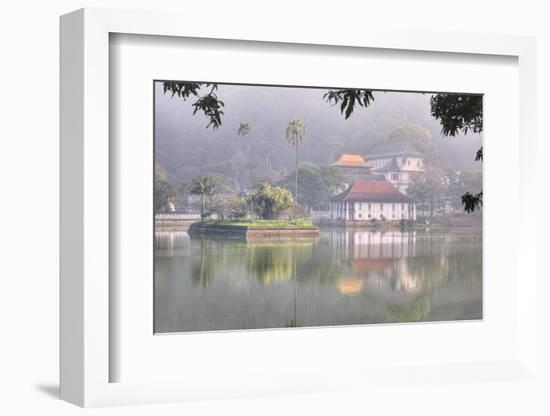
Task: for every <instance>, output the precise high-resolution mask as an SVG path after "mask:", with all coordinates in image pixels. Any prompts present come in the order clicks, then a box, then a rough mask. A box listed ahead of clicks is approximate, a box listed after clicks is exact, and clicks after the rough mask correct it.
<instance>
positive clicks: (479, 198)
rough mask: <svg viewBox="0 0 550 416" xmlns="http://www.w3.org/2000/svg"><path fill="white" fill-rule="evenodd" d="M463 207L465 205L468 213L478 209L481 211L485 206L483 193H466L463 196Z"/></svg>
mask: <svg viewBox="0 0 550 416" xmlns="http://www.w3.org/2000/svg"><path fill="white" fill-rule="evenodd" d="M462 205H464V210H465V211H466V212H474V211H475V210H476V209H481V207H482V206H483V191H482V192H479V193H477V194H475V195H472V194H471V193H470V192H466V193H465V194H464V195H462Z"/></svg>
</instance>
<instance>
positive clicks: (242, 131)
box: [237, 123, 254, 221]
mask: <svg viewBox="0 0 550 416" xmlns="http://www.w3.org/2000/svg"><path fill="white" fill-rule="evenodd" d="M250 130H251V127H250V124H249V123H241V124H239V129H238V130H237V134H238V135H239V136H243V137H244V136H246V135H247V134H248V133H250ZM246 162H247V166H248V178H249V182H250V186H249V187H248V193H249V195H250V219H251V220H252V221H253V220H254V217H253V215H254V202H253V199H252V169H251V168H250V141H247V149H246Z"/></svg>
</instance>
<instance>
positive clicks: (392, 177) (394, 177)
mask: <svg viewBox="0 0 550 416" xmlns="http://www.w3.org/2000/svg"><path fill="white" fill-rule="evenodd" d="M391 180H392V181H398V180H399V173H392V174H391Z"/></svg>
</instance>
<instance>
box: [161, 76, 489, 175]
mask: <svg viewBox="0 0 550 416" xmlns="http://www.w3.org/2000/svg"><path fill="white" fill-rule="evenodd" d="M326 91H327V90H326V89H316V88H315V89H313V88H290V87H264V86H261V87H259V86H237V85H220V86H219V89H218V91H217V95H218V97H219V98H220V99H221V100H222V101H224V103H225V107H224V109H223V111H224V115H223V118H222V126H221V127H220V128H218V129H216V130H214V129H212V127H209V128H206V125H207V124H208V119H207V118H206V117H205V116H204V115H203V114H202V113H201V112H200V111H199V112H197V114H196V115H194V116H193V108H192V106H191V103H192V102H193V101H194V99H193V98H190V99H188V100H187V101H184V100H183V99H181V98H179V97H177V96H175V97H171V94H170V93H168V94H166V95H165V94H164V93H163V89H162V83H160V82H157V83H156V87H155V100H156V109H155V117H156V120H155V121H156V124H155V126H156V130H155V151H156V164H157V166H158V167H161V168H162V169H164V170H165V171H166V172H167V174H168V177H169V178H170V179H171V180H172V181H174V182H179V181H182V180H189V179H190V178H192V177H194V176H197V175H200V174H206V173H220V174H223V175H227V176H229V175H233V176H235V177H236V178H237V179H236V180H237V181H239V179H238V177H239V176H241V175H242V170H243V166H246V163H247V161H246V153H247V152H246V147H247V146H250V148H249V154H250V158H251V160H252V164H253V166H254V169H255V170H256V173H255V175H259V174H262V173H263V174H265V176H266V177H269V176H273V175H276V174H277V172H280V171H282V170H286V171H291V170H293V167H294V149H293V147H292V146H290V145H288V143H287V141H286V137H285V132H286V127H287V125H288V122H289V120H290V119H291V118H293V117H298V118H300V119H301V120H302V121H303V123H304V124H305V126H306V128H307V135H306V138H305V140H304V142H303V143H302V145H301V146H300V147H299V152H300V154H299V159H300V162H301V163H304V162H312V163H315V164H317V165H327V164H330V163H332V162H334V161H335V160H336V159H337V158H338V157H339V156H340V154H341V153H343V152H345V153H361V154H365V153H366V152H367V151H368V150H369V148H371V147H372V146H373V145H374V144H376V143H379V142H382V141H384V140H386V139H387V138H388V136H389V135H390V134H391V133H392V131H393V130H395V129H396V128H399V127H402V126H404V125H408V124H415V125H420V126H422V127H424V128H426V129H427V130H428V131H429V132H430V133H431V136H432V143H433V145H434V147H435V148H436V149H437V150H438V151H439V153H440V155H441V157H442V158H443V159H444V160H445V164H446V167H452V168H453V169H456V170H467V169H471V168H473V167H474V166H476V164H475V163H474V161H473V159H474V154H475V152H476V150H477V149H478V148H479V147H480V146H481V140H482V139H481V135H479V134H472V135H466V136H464V135H461V136H456V137H443V136H442V135H441V126H440V124H439V122H438V121H437V120H435V119H434V118H433V117H432V116H431V114H430V97H431V94H421V93H403V92H381V91H378V92H374V98H375V101H374V102H373V103H372V104H371V105H370V106H369V107H368V108H362V107H357V106H356V109H355V111H354V112H353V114H352V115H351V116H350V117H349V119H347V120H345V119H344V116H343V115H342V114H341V113H340V110H339V107H338V106H331V105H330V104H328V103H327V102H326V101H325V100H324V99H323V95H324V94H325V92H326ZM203 92H205V91H203ZM240 123H249V124H250V126H251V131H250V133H249V134H248V135H247V136H246V137H241V136H238V135H237V130H238V127H239V124H240ZM477 167H478V168H479V163H478V164H477Z"/></svg>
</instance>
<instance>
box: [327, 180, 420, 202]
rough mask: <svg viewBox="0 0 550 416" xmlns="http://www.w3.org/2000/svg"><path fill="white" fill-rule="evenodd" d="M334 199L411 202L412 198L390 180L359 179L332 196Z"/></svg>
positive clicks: (336, 200)
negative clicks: (400, 190)
mask: <svg viewBox="0 0 550 416" xmlns="http://www.w3.org/2000/svg"><path fill="white" fill-rule="evenodd" d="M331 200H332V201H335V202H339V201H340V202H341V201H356V202H410V198H409V197H408V196H407V195H405V194H402V193H401V192H399V191H398V190H397V188H396V187H395V186H393V185H392V184H391V183H390V182H388V181H370V180H362V179H358V180H356V181H355V182H353V183H352V184H351V186H350V187H349V188H348V189H346V190H345V191H344V192H342V193H341V194H338V195H335V196H333V197H332V198H331Z"/></svg>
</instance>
